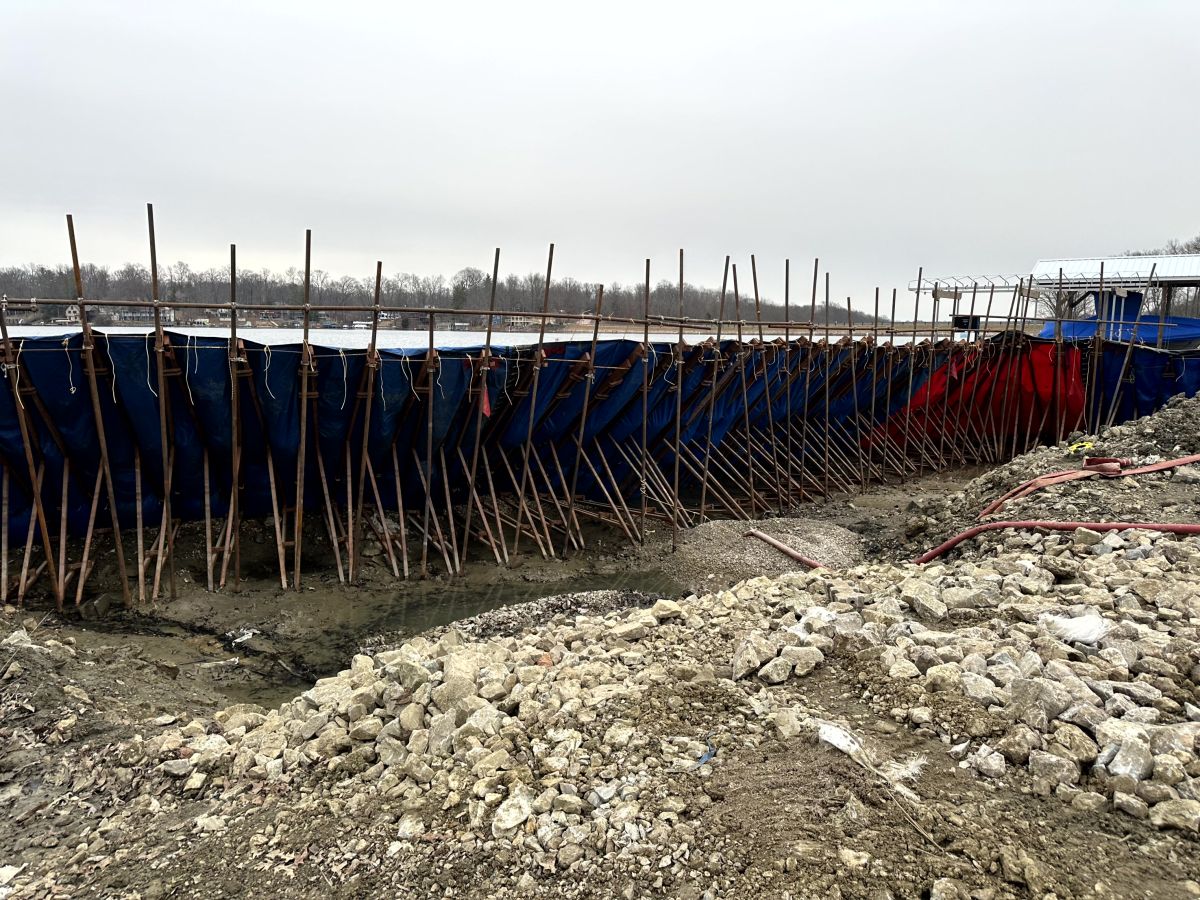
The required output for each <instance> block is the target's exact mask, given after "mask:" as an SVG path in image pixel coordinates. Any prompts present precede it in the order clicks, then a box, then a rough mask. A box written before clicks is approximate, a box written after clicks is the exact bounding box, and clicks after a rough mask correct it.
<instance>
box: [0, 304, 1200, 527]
mask: <svg viewBox="0 0 1200 900" xmlns="http://www.w3.org/2000/svg"><path fill="white" fill-rule="evenodd" d="M1189 321H1194V322H1196V327H1197V329H1198V333H1200V320H1189ZM1177 333H1178V332H1177ZM249 336H251V337H252V336H253V332H249ZM169 340H170V344H171V348H172V350H173V359H174V363H175V365H176V366H177V367H178V371H177V372H176V371H171V372H169V373H168V376H167V377H166V379H165V381H166V392H167V399H168V401H169V403H168V410H169V416H168V428H169V434H168V449H169V451H170V454H171V472H172V476H171V480H172V504H171V505H172V509H173V511H174V514H175V516H176V517H179V518H182V519H185V520H197V519H201V518H203V515H204V509H205V501H206V499H207V502H208V504H209V506H210V508H211V510H212V513H213V515H214V516H217V517H221V516H224V515H225V514H226V512H227V509H228V504H229V500H230V496H231V493H232V490H233V484H232V478H233V447H234V430H235V429H234V421H233V416H232V414H231V398H232V393H233V385H232V381H231V375H230V372H231V368H230V367H231V361H230V354H229V347H228V342H227V340H226V339H224V338H220V337H211V336H203V337H201V336H187V335H183V334H174V333H169ZM95 342H96V345H95V353H94V360H95V362H96V365H97V367H98V368H99V369H100V370H101V371H100V374H99V391H98V398H97V399H98V402H99V405H100V409H101V415H102V419H103V423H104V430H105V434H106V437H107V442H108V450H109V457H110V461H111V465H112V472H113V479H114V490H115V494H116V498H117V512H118V515H119V518H120V521H121V523H122V526H123V527H132V526H133V525H134V523H135V521H136V519H137V513H138V510H137V509H136V508H135V504H136V497H137V488H138V485H137V480H136V475H135V460H138V459H140V468H141V494H142V509H141V514H142V517H143V520H144V522H145V523H146V525H147V527H149V528H150V529H155V528H157V526H158V523H159V520H160V516H161V512H162V500H161V498H162V485H163V471H162V450H163V447H162V437H161V431H160V429H161V424H160V408H161V406H160V402H161V400H162V399H163V398H160V397H159V388H158V368H157V367H158V358H157V357H158V353H157V351H156V350H155V348H154V339H153V336H152V335H149V336H147V335H128V334H113V335H104V334H97V335H96V336H95ZM750 346H751V345H747V346H742V345H739V344H737V342H735V341H723V342H722V343H721V345H720V347H718V348H714V347H713V346H712V345H710V344H701V345H698V346H695V347H690V348H688V349H686V351H685V354H684V359H683V365H682V367H680V366H677V365H676V363H675V360H674V348H673V346H672V345H671V344H667V343H657V344H653V345H651V347H650V348H649V350H648V352H646V353H645V354H643V353H642V348H641V344H640V342H638V341H634V340H627V339H620V340H610V341H602V342H600V343H599V344H598V345H597V348H596V358H595V360H594V365H595V371H594V377H592V378H590V379H589V378H586V377H584V378H580V377H575V378H572V373H573V372H574V373H575V374H576V376H578V375H579V374H580V373H583V372H585V371H586V369H587V364H586V362H584V361H583V360H584V357H585V355H586V354H587V353H588V352H590V349H591V343H590V341H565V342H555V343H549V344H547V345H546V354H547V359H548V362H547V363H546V365H545V366H544V367H543V368H542V369H541V370H540V374H539V375H538V378H539V384H538V396H537V401H536V404H535V403H534V400H533V396H532V391H531V390H530V381H531V375H532V370H531V365H532V353H531V351H530V349H529V348H523V349H516V348H504V347H493V348H492V360H491V364H490V366H489V368H488V370H487V377H486V386H487V388H486V389H487V395H486V400H481V398H480V397H479V396H477V395H476V394H472V392H471V389H472V384H473V376H474V372H475V371H476V369H475V361H476V360H477V359H478V357H479V352H478V348H454V349H450V350H444V351H441V352H439V353H438V355H437V365H436V366H435V367H433V368H432V369H427V368H426V366H425V362H426V349H425V348H416V349H396V350H381V351H380V353H379V361H378V365H377V366H374V367H368V366H367V354H366V351H365V350H363V349H350V348H342V349H338V348H315V349H314V351H313V352H314V358H315V364H316V375H315V377H313V378H311V380H310V383H309V390H310V393H311V396H312V399H309V400H308V401H306V402H308V403H309V407H308V413H309V414H308V426H307V441H308V446H307V447H306V449H305V470H304V473H303V474H304V479H303V480H304V495H305V496H304V502H305V505H306V506H307V507H308V508H310V509H319V508H320V507H321V505H322V504H323V502H324V499H325V497H326V492H328V497H329V499H330V500H331V501H332V502H334V503H335V504H337V509H338V510H339V515H342V516H343V517H344V515H345V510H346V504H347V502H349V500H350V497H351V492H352V491H353V490H354V489H355V488H357V486H358V485H359V480H358V471H359V467H360V466H361V465H362V464H363V463H362V450H363V440H364V417H365V416H366V414H367V407H366V397H367V394H368V390H367V388H368V382H367V379H368V378H370V379H372V381H371V383H370V385H369V386H370V391H369V393H370V394H371V406H370V427H369V430H367V431H366V438H365V439H366V441H367V451H368V457H369V460H370V465H371V467H372V471H373V472H374V473H375V476H376V479H377V484H378V486H379V489H380V494H381V498H382V501H383V503H384V504H385V505H386V506H390V507H392V508H395V507H396V505H397V497H396V493H395V487H396V483H397V481H398V482H399V485H400V489H401V491H402V492H403V496H404V504H405V507H406V509H407V510H408V511H410V512H411V511H414V510H415V511H418V512H419V511H420V509H421V507H422V505H423V504H424V503H425V495H426V485H427V484H428V490H429V491H430V492H431V493H432V495H433V497H434V498H435V502H436V503H437V506H438V507H439V508H441V509H444V507H445V496H446V493H447V492H448V493H449V494H450V495H451V497H452V498H453V499H454V500H455V502H457V503H462V502H465V500H466V499H467V484H466V482H467V478H466V475H467V468H468V467H469V464H470V460H471V459H472V458H473V456H474V453H475V448H476V444H477V443H479V444H480V446H481V449H482V451H483V452H482V456H483V458H484V459H486V460H488V461H489V463H490V466H491V471H492V474H493V478H494V481H495V483H496V486H497V488H498V489H499V490H501V491H503V490H505V489H507V488H511V487H512V485H511V484H509V476H508V472H507V467H505V466H504V462H503V461H502V460H501V459H500V458H499V454H504V455H505V457H506V459H507V460H508V462H509V463H510V464H511V465H512V466H513V468H514V470H515V471H516V472H517V473H518V478H519V477H520V475H519V473H520V472H521V460H520V455H521V453H522V452H523V448H524V447H525V444H526V436H527V435H528V434H529V433H530V428H531V425H532V449H533V452H534V454H535V465H534V467H533V468H532V469H531V473H530V478H531V480H532V483H533V484H535V485H536V486H537V489H538V490H542V489H544V488H545V487H546V485H547V482H549V484H550V485H551V486H554V487H556V488H558V489H560V491H561V487H562V485H561V482H562V480H564V479H566V480H568V481H575V480H576V478H577V479H578V481H577V485H578V491H579V493H580V495H581V496H583V497H587V498H589V499H591V500H594V501H597V502H602V501H603V500H604V499H605V495H606V490H607V492H608V495H609V496H612V494H613V492H616V493H619V494H620V496H621V497H622V498H623V499H624V500H626V501H628V502H629V503H630V505H631V506H632V505H633V504H635V503H639V502H640V499H641V483H640V471H639V470H640V464H639V461H638V460H639V457H640V452H641V442H642V431H643V427H644V428H645V433H646V437H647V451H648V455H649V456H650V458H651V461H652V465H655V466H657V467H658V468H659V470H660V471H661V472H662V473H664V475H665V477H667V478H668V479H670V478H672V477H673V472H674V468H675V457H674V453H675V449H674V447H675V417H676V404H677V402H678V405H679V410H680V443H681V446H682V447H683V448H684V450H683V452H682V453H681V454H680V455H681V460H680V462H681V466H680V476H681V478H682V479H684V481H685V482H687V483H690V484H692V485H693V486H695V477H694V474H692V473H691V472H690V471H689V468H688V463H690V462H691V460H692V459H693V458H696V459H703V457H704V455H705V453H706V452H707V441H708V435H709V429H710V427H711V434H712V442H713V445H720V444H721V443H722V442H724V441H731V442H732V443H730V444H729V445H728V446H727V449H726V452H725V454H724V455H725V457H726V459H727V460H728V461H729V462H730V463H731V464H733V465H736V466H738V467H739V468H740V469H741V470H742V471H745V470H746V469H747V468H748V466H749V464H750V461H751V460H750V459H748V458H747V454H748V453H753V454H754V458H755V459H758V458H760V457H761V456H762V455H774V454H776V453H778V452H779V446H780V445H779V444H778V443H777V445H776V447H775V448H774V449H773V448H771V446H770V445H769V442H767V441H758V442H757V444H756V445H755V446H753V447H752V446H751V444H750V443H748V442H747V441H746V437H745V433H744V432H745V428H746V426H747V424H748V425H749V427H750V429H751V431H752V432H754V433H755V434H757V435H760V436H762V435H768V434H769V433H770V431H771V428H772V426H774V429H775V432H774V433H775V435H776V440H777V441H780V442H782V436H783V435H784V434H786V419H787V414H788V409H789V405H790V410H791V414H792V419H793V423H795V424H796V425H797V426H798V429H799V433H801V434H803V433H804V426H803V424H802V423H800V421H799V420H800V419H801V418H802V417H803V416H804V414H805V412H806V411H807V416H808V423H809V428H810V429H811V431H810V432H809V438H808V439H807V440H805V441H803V442H802V445H803V447H804V448H810V445H811V446H812V447H815V445H816V444H817V443H819V442H820V440H819V438H820V436H821V431H822V430H823V429H824V427H825V420H826V415H827V413H826V399H825V398H826V396H827V395H828V397H829V405H828V420H829V423H830V431H829V436H828V437H829V440H830V441H831V442H832V443H833V444H834V445H835V446H842V447H844V448H845V449H846V450H847V451H856V449H857V448H856V446H855V445H857V444H859V443H861V441H862V440H863V439H864V436H865V435H866V434H868V433H869V432H870V430H871V426H872V424H873V423H872V421H871V419H872V410H874V416H873V419H874V423H882V422H884V421H885V420H886V419H887V418H888V417H889V416H890V415H893V414H895V413H896V412H897V411H898V410H902V409H903V408H904V407H905V405H906V404H907V402H908V400H909V398H910V396H912V395H915V394H916V393H917V392H919V391H920V390H921V388H922V386H923V385H924V384H925V383H926V381H927V380H928V379H929V377H930V373H931V372H933V371H936V370H938V369H940V368H942V367H944V366H945V365H947V364H948V363H949V362H951V361H954V360H956V361H957V362H958V363H961V362H962V361H963V360H964V357H963V355H962V354H956V355H955V356H953V357H951V356H950V355H949V353H948V351H947V349H946V348H945V347H944V346H943V347H938V348H932V347H929V346H927V345H925V346H922V347H920V348H917V349H916V350H915V352H914V351H911V350H910V349H907V348H886V347H879V348H875V347H870V346H868V345H866V344H859V345H857V346H855V347H854V348H851V347H849V346H844V345H843V346H837V347H834V348H825V347H823V346H821V345H809V344H802V343H797V344H795V345H793V347H792V349H791V351H790V352H785V350H784V348H783V347H782V346H781V345H775V346H768V347H766V348H758V349H754V350H751V349H750ZM16 349H17V350H19V352H20V363H21V367H20V369H19V370H18V371H20V372H21V373H22V376H21V377H26V378H27V379H28V382H27V384H26V385H25V386H26V387H32V388H33V389H34V390H35V392H36V400H37V402H36V403H35V402H33V401H32V400H31V399H29V397H27V398H26V407H27V411H28V414H29V415H28V418H29V421H30V427H31V429H32V435H33V440H34V445H35V457H36V459H37V460H39V461H42V462H44V474H43V484H42V488H41V491H40V495H41V497H42V500H43V503H44V505H45V508H46V512H47V519H48V520H49V522H48V524H49V526H50V528H51V530H52V531H53V532H56V531H57V527H58V515H59V506H60V504H61V502H62V497H63V488H64V485H63V481H62V479H63V461H64V456H65V458H66V459H68V460H69V462H70V466H69V474H68V482H67V484H66V486H65V487H66V502H67V508H66V518H67V523H68V527H69V529H70V530H71V532H72V533H73V534H81V533H83V532H84V531H85V530H86V527H87V522H88V518H89V515H90V510H91V501H92V496H93V490H94V489H95V487H96V484H97V476H98V472H99V466H100V452H99V440H98V430H97V428H96V424H95V421H94V418H93V412H92V398H91V394H90V390H89V387H88V381H87V378H86V372H85V369H84V363H83V356H82V337H81V336H80V335H79V334H78V333H75V334H69V335H58V336H50V337H27V338H23V339H19V341H18V342H17V345H16ZM239 353H240V354H241V356H242V358H243V359H244V368H245V369H246V370H248V372H249V377H239V380H238V410H237V431H238V432H239V435H240V444H241V447H242V452H241V456H240V462H239V467H240V474H239V485H240V493H239V498H240V499H239V504H240V508H241V511H242V514H243V515H244V516H247V517H264V516H268V515H271V514H272V513H273V512H276V511H280V512H282V511H283V510H284V509H286V508H290V507H293V506H294V505H295V502H296V497H295V490H296V463H297V459H298V455H299V450H300V446H299V445H300V414H301V403H302V402H305V401H302V398H301V395H300V393H301V392H300V383H301V370H300V365H301V358H302V347H301V346H300V345H299V344H283V343H280V344H271V345H270V346H267V345H263V344H259V343H256V342H254V341H253V340H250V339H248V338H244V339H243V340H242V342H241V345H240V347H239ZM1125 353H1126V348H1125V347H1123V346H1117V345H1112V346H1106V348H1105V349H1104V352H1103V357H1102V365H1101V366H1100V368H1099V370H1098V373H1097V374H1098V379H1099V380H1098V382H1097V383H1098V392H1097V393H1098V397H1099V399H1098V400H1097V401H1096V405H1097V409H1098V410H1099V411H1100V412H1101V413H1102V414H1107V411H1108V409H1109V408H1110V406H1112V405H1113V404H1114V403H1115V418H1116V420H1117V421H1123V420H1125V419H1127V418H1130V417H1133V416H1139V415H1145V414H1147V413H1149V412H1152V411H1153V410H1154V409H1157V408H1158V407H1159V406H1161V405H1162V404H1163V403H1164V402H1165V401H1166V400H1167V399H1168V398H1169V397H1171V396H1174V395H1175V394H1178V393H1185V394H1188V395H1189V396H1191V395H1194V394H1195V393H1196V392H1197V390H1200V351H1197V352H1195V353H1189V352H1165V351H1156V350H1153V349H1151V348H1144V347H1137V348H1135V349H1134V351H1133V354H1132V356H1131V357H1130V359H1129V367H1128V370H1127V371H1126V374H1125V377H1124V379H1122V378H1120V373H1121V371H1122V365H1123V363H1124V359H1125ZM1083 359H1084V365H1085V366H1090V365H1091V359H1090V354H1084V355H1083ZM430 372H432V378H430ZM7 374H8V376H9V377H11V378H16V377H17V375H16V373H15V372H14V371H11V370H10V371H9V372H8V373H7ZM714 375H715V387H714ZM643 379H645V380H646V382H647V385H646V389H645V392H644V393H643ZM768 383H769V385H770V389H769V391H770V392H769V394H768ZM910 383H911V390H910ZM0 386H2V387H3V390H0V462H3V464H4V467H5V469H6V470H7V471H8V473H9V481H10V487H9V492H10V500H9V510H10V513H11V521H10V528H11V532H10V534H11V535H12V540H13V541H14V542H19V541H22V540H23V538H24V535H25V533H26V531H25V529H27V527H28V523H29V510H30V505H31V497H32V493H31V487H30V484H31V480H30V477H29V472H28V468H27V465H26V461H25V455H24V447H23V444H22V441H21V434H20V430H19V428H18V422H17V413H16V406H15V405H14V398H13V393H12V390H11V388H12V382H10V381H9V380H8V379H7V378H6V379H4V381H3V384H2V385H0ZM585 401H586V405H587V406H588V415H587V420H586V422H585V423H584V431H583V445H584V449H585V452H586V454H587V458H588V462H590V463H591V466H595V469H596V471H597V472H600V473H602V474H601V476H600V477H601V478H602V479H603V483H602V482H601V481H600V480H598V479H597V477H596V475H595V474H593V471H592V468H591V466H589V465H588V464H587V463H584V462H583V461H582V460H578V459H577V454H576V440H577V437H578V434H579V428H580V423H581V421H582V417H583V409H584V406H585ZM643 409H645V413H646V414H645V415H644V414H643ZM480 416H482V428H481V429H479V433H478V434H477V433H476V432H477V429H476V420H477V419H478V418H479V417H480ZM710 423H711V425H710ZM814 437H815V438H816V440H814V439H813V438H814ZM796 452H797V453H803V454H804V455H805V456H806V459H807V464H809V465H812V466H814V467H819V465H820V463H821V461H820V460H818V459H817V458H816V457H817V456H818V455H821V454H815V453H814V454H812V455H811V457H810V456H809V454H810V453H812V451H811V449H804V450H801V449H798V450H797V451H796ZM599 454H603V459H601V457H600V456H599ZM393 458H395V460H396V463H395V464H394V463H393ZM443 459H444V460H445V464H444V465H443ZM539 462H540V464H541V465H540V466H538V465H537V463H539ZM764 462H765V460H764ZM604 463H607V466H605V465H604ZM206 464H207V482H208V497H207V498H206V497H205V476H206ZM396 464H398V467H399V471H396V468H395V465H396ZM542 469H544V470H545V473H546V474H545V476H544V477H543V476H542V474H541V470H542ZM577 469H578V475H577V476H576V470H577ZM768 470H770V466H768ZM607 471H611V472H612V479H611V482H610V479H609V478H608V475H607ZM535 473H536V474H535ZM272 475H273V476H274V484H275V494H274V496H273V495H272V491H271V483H272ZM322 475H323V476H324V477H323V478H322ZM397 476H398V477H397ZM482 477H483V476H482V475H481V476H480V478H482ZM367 497H368V502H372V503H373V501H374V498H373V497H372V496H371V495H370V494H369V493H368V494H367ZM614 499H615V498H614ZM97 522H98V524H99V525H100V526H101V527H107V525H108V523H109V513H108V509H107V496H106V495H104V494H102V495H101V502H100V504H99V506H98V511H97Z"/></svg>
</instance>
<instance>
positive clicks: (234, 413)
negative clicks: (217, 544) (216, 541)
mask: <svg viewBox="0 0 1200 900" xmlns="http://www.w3.org/2000/svg"><path fill="white" fill-rule="evenodd" d="M229 307H230V309H229V328H230V331H229V346H228V358H229V410H230V427H231V433H232V443H231V455H232V458H233V467H232V475H233V477H232V479H231V480H230V489H229V510H228V512H227V514H226V518H227V523H226V524H227V527H228V534H227V537H226V541H225V558H224V559H223V560H222V561H221V582H222V584H223V583H224V581H225V574H226V572H227V571H228V569H229V551H230V548H231V547H232V550H233V589H234V591H237V590H238V589H239V587H240V582H241V575H242V533H241V532H242V528H241V510H240V508H239V507H240V505H241V503H240V501H241V478H242V414H241V412H242V411H241V403H240V401H239V398H238V377H239V376H238V365H239V361H240V356H241V354H240V351H239V349H238V337H237V246H236V245H235V244H230V245H229Z"/></svg>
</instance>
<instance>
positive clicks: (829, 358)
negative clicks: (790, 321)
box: [823, 272, 833, 500]
mask: <svg viewBox="0 0 1200 900" xmlns="http://www.w3.org/2000/svg"><path fill="white" fill-rule="evenodd" d="M823 350H824V353H823V355H824V357H825V435H824V440H825V497H824V499H826V500H828V499H829V475H830V472H829V438H830V435H829V379H830V377H831V375H832V369H833V354H832V353H830V346H829V273H828V272H826V273H825V346H824V348H823Z"/></svg>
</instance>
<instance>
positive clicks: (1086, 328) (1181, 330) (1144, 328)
mask: <svg viewBox="0 0 1200 900" xmlns="http://www.w3.org/2000/svg"><path fill="white" fill-rule="evenodd" d="M1165 324H1166V327H1164V328H1163V343H1164V344H1172V343H1193V342H1196V341H1200V319H1193V318H1188V317H1187V316H1167V317H1166V320H1165ZM1158 325H1159V320H1158V316H1153V315H1148V316H1139V317H1138V318H1137V319H1136V320H1134V319H1133V318H1130V319H1129V320H1128V321H1122V322H1111V323H1108V324H1106V325H1105V327H1104V337H1105V338H1106V339H1108V340H1110V341H1126V342H1127V341H1134V342H1136V343H1138V344H1156V343H1157V342H1158ZM1061 327H1062V336H1063V338H1064V339H1065V340H1068V341H1081V340H1087V339H1089V338H1094V337H1095V336H1096V328H1097V327H1096V321H1095V319H1094V318H1093V319H1092V321H1084V322H1063V323H1062V325H1061ZM1038 336H1039V337H1043V338H1053V337H1054V336H1055V334H1054V323H1053V322H1047V323H1046V324H1045V325H1044V326H1043V327H1042V331H1041V334H1039V335H1038Z"/></svg>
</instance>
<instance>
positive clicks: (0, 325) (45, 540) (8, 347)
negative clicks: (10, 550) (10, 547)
mask: <svg viewBox="0 0 1200 900" xmlns="http://www.w3.org/2000/svg"><path fill="white" fill-rule="evenodd" d="M0 339H2V340H3V341H4V374H5V377H6V378H8V383H9V387H10V388H11V389H12V395H13V402H14V403H15V404H16V411H17V425H18V427H19V428H20V430H21V446H22V447H23V449H24V451H25V465H26V467H27V469H28V471H29V483H30V485H32V488H31V492H32V499H33V507H34V515H35V517H36V519H37V525H38V532H39V533H40V534H41V536H42V547H43V549H44V551H45V554H46V571H47V573H48V575H49V577H50V582H51V583H52V584H53V585H54V599H55V602H56V604H57V606H58V610H59V612H61V611H62V605H63V592H62V590H61V589H60V588H59V584H58V569H57V568H55V564H54V548H53V545H52V544H51V543H50V526H49V525H48V524H47V523H46V510H45V507H44V505H43V504H42V492H41V480H40V477H39V475H38V466H37V464H36V463H35V462H34V458H33V443H32V437H31V436H30V433H29V430H30V429H29V421H28V419H27V418H26V415H27V414H26V411H25V403H24V402H23V401H22V400H21V389H20V385H19V384H18V379H19V378H20V368H19V367H20V365H21V364H20V362H19V361H14V359H13V355H12V341H11V340H10V339H9V336H8V320H7V318H6V316H5V309H4V305H3V304H0ZM9 372H15V373H16V376H17V377H16V378H13V377H10V376H9ZM26 558H28V556H27V557H26Z"/></svg>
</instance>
